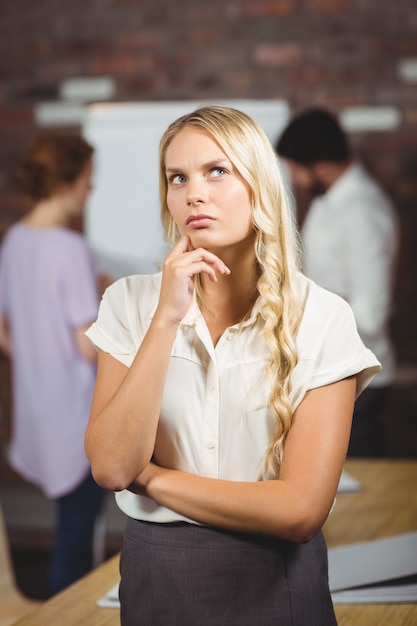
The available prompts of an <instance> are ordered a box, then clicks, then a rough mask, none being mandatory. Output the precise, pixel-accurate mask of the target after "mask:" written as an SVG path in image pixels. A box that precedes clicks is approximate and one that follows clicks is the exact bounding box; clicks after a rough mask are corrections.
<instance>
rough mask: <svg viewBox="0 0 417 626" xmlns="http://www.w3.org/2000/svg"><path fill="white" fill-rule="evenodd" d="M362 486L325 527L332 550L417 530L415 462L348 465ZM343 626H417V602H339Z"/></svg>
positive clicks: (341, 498) (343, 499)
mask: <svg viewBox="0 0 417 626" xmlns="http://www.w3.org/2000/svg"><path fill="white" fill-rule="evenodd" d="M345 469H346V471H348V472H349V473H350V474H351V475H352V476H354V477H355V478H358V479H359V480H360V482H361V483H362V490H361V491H360V492H359V493H350V494H343V495H338V496H337V499H336V505H335V507H334V509H333V511H332V513H331V515H330V517H329V519H328V520H327V522H326V524H325V526H324V529H323V530H324V535H325V537H326V541H327V545H328V547H329V548H334V547H336V546H340V545H346V544H349V543H356V542H358V541H368V540H371V539H381V538H383V537H389V536H391V535H398V534H401V533H406V532H411V531H416V530H417V460H416V461H415V460H410V461H408V460H402V459H401V460H400V459H399V460H396V459H390V460H387V461H379V460H378V461H373V460H356V459H350V460H348V461H346V464H345ZM335 613H336V617H337V622H338V625H339V626H414V625H417V604H336V605H335Z"/></svg>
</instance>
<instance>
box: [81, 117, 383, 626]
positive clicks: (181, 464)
mask: <svg viewBox="0 0 417 626" xmlns="http://www.w3.org/2000/svg"><path fill="white" fill-rule="evenodd" d="M160 187H161V188H160V192H161V202H162V219H163V223H164V226H165V232H166V235H167V238H168V240H169V241H170V242H171V244H172V249H171V251H170V252H169V254H168V256H167V257H166V259H165V261H164V265H163V270H162V272H160V273H157V274H154V275H148V276H132V277H129V278H125V279H121V280H120V281H118V282H116V283H115V284H114V285H113V286H112V287H110V288H109V289H108V290H107V292H106V293H105V295H104V298H103V300H102V303H101V307H100V312H99V317H98V320H97V322H96V323H95V324H93V326H92V327H91V328H90V330H89V331H88V335H89V337H90V338H91V339H92V341H93V342H94V343H95V344H96V346H97V347H98V349H99V356H98V363H99V364H98V376H97V382H96V389H95V394H94V398H93V403H92V409H91V415H90V422H89V426H88V429H87V433H86V450H87V454H88V457H89V459H90V462H91V464H92V470H93V475H94V477H95V479H96V480H97V482H98V483H99V484H100V485H102V486H103V487H105V488H107V489H109V490H112V491H115V492H117V494H116V499H117V502H118V505H119V506H120V508H121V509H122V510H123V511H124V512H125V513H126V514H127V516H128V522H127V526H126V531H125V540H124V546H123V551H122V557H121V586H120V600H121V623H122V625H123V626H133V625H137V624H141V626H148V625H149V626H150V625H156V624H158V625H165V624H166V625H168V624H169V625H170V626H173V625H178V626H179V625H181V626H185V625H190V626H200V625H201V626H203V625H207V626H213V625H216V626H218V625H220V624H225V625H226V624H227V626H245V625H248V626H253V625H254V624H260V625H262V626H269V625H272V624H278V623H279V624H280V626H286V625H289V624H296V625H297V626H301V625H306V626H307V625H308V626H313V625H314V624H317V625H320V626H325V625H327V624H329V625H330V624H335V623H336V621H335V617H334V612H333V607H332V603H331V597H330V593H329V588H328V580H327V553H326V546H325V543H324V540H323V537H322V533H321V527H322V525H323V523H324V522H325V520H326V518H327V516H328V514H329V511H330V509H331V506H332V503H333V501H334V497H335V493H336V489H337V485H338V481H339V477H340V473H341V470H342V466H343V462H344V458H345V454H346V449H347V445H348V441H349V433H350V427H351V419H352V411H353V403H354V399H355V395H357V394H358V393H360V391H361V390H362V389H363V388H364V387H365V386H366V385H367V384H368V382H369V381H370V380H371V379H372V377H373V376H374V375H375V374H376V373H377V372H378V371H379V367H380V366H379V363H378V361H377V360H376V358H375V357H374V355H373V354H372V353H371V352H370V351H369V350H367V349H366V348H365V347H364V345H363V343H362V342H361V340H360V338H359V336H358V334H357V331H356V327H355V323H354V320H353V316H352V312H351V309H350V308H349V306H348V305H347V304H346V303H345V302H344V301H343V300H342V299H340V298H339V297H337V296H335V295H333V294H331V293H329V292H327V291H325V290H323V289H321V288H319V287H318V286H316V285H315V284H314V283H312V282H311V281H309V280H308V279H306V278H305V277H304V276H303V275H302V274H301V273H300V272H299V271H298V258H297V255H298V252H297V249H298V248H297V237H296V233H295V231H294V227H293V224H292V221H291V218H290V215H291V213H290V210H289V208H288V203H287V200H286V198H285V192H284V189H283V184H282V180H281V175H280V171H279V168H278V164H277V160H276V156H275V153H274V150H273V148H272V147H271V145H270V143H269V141H268V139H267V138H266V136H265V135H264V133H263V131H262V130H261V129H260V128H259V126H258V125H257V124H256V123H255V122H254V121H253V120H252V119H251V118H249V117H248V116H247V115H245V114H244V113H241V112H239V111H237V110H234V109H230V108H226V107H218V106H212V107H205V108H202V109H199V110H197V111H195V112H193V113H191V114H189V115H186V116H184V117H182V118H180V119H179V120H177V121H176V122H174V123H173V124H171V126H170V127H169V128H168V129H167V131H166V132H165V134H164V136H163V137H162V140H161V145H160Z"/></svg>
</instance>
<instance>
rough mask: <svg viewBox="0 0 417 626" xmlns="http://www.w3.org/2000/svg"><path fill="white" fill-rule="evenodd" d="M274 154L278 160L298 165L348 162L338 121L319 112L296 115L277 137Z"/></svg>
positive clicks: (345, 146)
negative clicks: (289, 161)
mask: <svg viewBox="0 0 417 626" xmlns="http://www.w3.org/2000/svg"><path fill="white" fill-rule="evenodd" d="M276 150H277V152H278V155H279V156H280V157H283V158H287V159H290V160H291V161H295V163H299V164H301V165H313V164H314V163H318V162H320V161H331V162H334V163H345V162H346V161H348V160H349V159H350V148H349V144H348V139H347V136H346V134H345V133H344V131H343V129H342V128H341V126H340V124H339V122H338V120H337V119H336V117H335V116H334V115H332V114H331V113H329V112H327V111H325V110H324V109H319V108H315V109H309V110H307V111H305V112H304V113H300V114H298V115H296V116H295V117H294V118H293V119H292V121H291V122H290V123H289V125H288V126H287V127H286V129H285V130H284V132H283V133H282V135H281V136H280V137H279V139H278V141H277V143H276Z"/></svg>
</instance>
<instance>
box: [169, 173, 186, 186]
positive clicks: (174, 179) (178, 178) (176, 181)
mask: <svg viewBox="0 0 417 626" xmlns="http://www.w3.org/2000/svg"><path fill="white" fill-rule="evenodd" d="M169 182H170V183H172V184H173V185H181V184H182V183H184V182H185V176H184V175H183V174H174V175H173V176H171V178H170V179H169Z"/></svg>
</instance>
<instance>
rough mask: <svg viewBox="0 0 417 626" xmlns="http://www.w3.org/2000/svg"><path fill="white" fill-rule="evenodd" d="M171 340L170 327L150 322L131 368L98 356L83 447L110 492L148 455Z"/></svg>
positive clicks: (128, 479) (134, 472)
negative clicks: (94, 386) (96, 372)
mask: <svg viewBox="0 0 417 626" xmlns="http://www.w3.org/2000/svg"><path fill="white" fill-rule="evenodd" d="M174 338H175V328H172V327H171V326H169V325H164V324H161V323H158V320H154V321H153V322H152V324H151V326H150V328H149V330H148V332H147V334H146V336H145V338H144V340H143V342H142V344H141V346H140V349H139V350H138V353H137V355H136V357H135V359H134V361H133V363H132V365H131V366H130V368H126V367H125V366H122V365H121V364H119V363H118V362H116V360H115V359H113V358H112V357H111V356H109V355H101V359H102V363H101V364H100V357H99V366H98V367H99V369H98V375H97V383H96V390H95V394H94V398H93V403H92V408H91V416H90V423H89V426H88V428H87V433H86V439H85V447H86V452H87V456H88V458H89V459H90V462H91V466H92V471H93V475H94V477H95V479H96V481H97V482H98V483H99V484H100V485H102V486H103V487H105V488H107V489H110V490H111V491H119V490H121V489H124V488H126V487H127V486H128V485H129V484H130V483H131V482H132V480H133V479H134V478H135V477H136V476H137V475H138V474H139V473H140V472H141V471H142V470H143V468H144V467H145V466H146V465H147V464H148V463H149V461H150V459H151V457H152V454H153V451H154V446H155V437H156V431H157V426H158V421H159V414H160V407H161V402H162V394H163V389H164V385H165V378H166V373H167V370H168V364H169V360H170V356H171V349H172V344H173V341H174ZM111 360H112V361H113V363H110V361H111ZM104 363H105V364H104ZM100 368H101V369H100ZM109 397H110V399H108V398H109Z"/></svg>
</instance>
